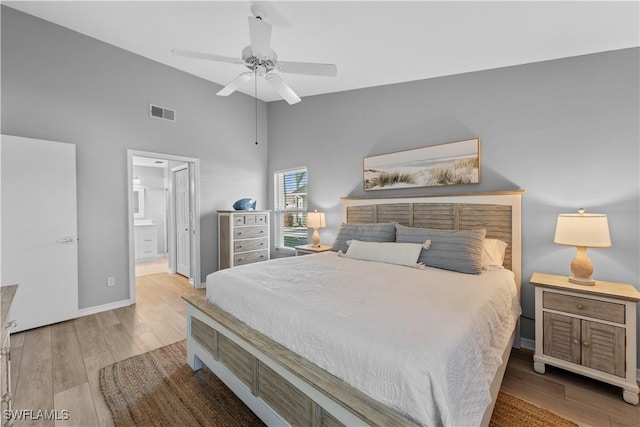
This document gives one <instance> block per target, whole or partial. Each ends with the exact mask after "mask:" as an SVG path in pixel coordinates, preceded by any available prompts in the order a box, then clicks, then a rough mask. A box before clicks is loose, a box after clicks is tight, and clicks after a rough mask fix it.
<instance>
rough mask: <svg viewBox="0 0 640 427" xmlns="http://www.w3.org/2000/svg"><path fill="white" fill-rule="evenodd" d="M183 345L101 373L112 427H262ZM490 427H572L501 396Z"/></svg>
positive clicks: (552, 415)
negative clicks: (192, 363) (196, 367)
mask: <svg viewBox="0 0 640 427" xmlns="http://www.w3.org/2000/svg"><path fill="white" fill-rule="evenodd" d="M185 360H186V341H180V342H177V343H175V344H171V345H168V346H166V347H161V348H159V349H156V350H152V351H150V352H148V353H145V354H141V355H138V356H133V357H130V358H129V359H126V360H123V361H121V362H117V363H114V364H113V365H110V366H107V367H104V368H102V369H101V370H100V389H101V390H102V394H103V395H104V398H105V400H106V402H107V405H108V406H109V409H110V410H111V414H112V415H113V421H114V424H115V425H116V427H129V426H220V427H223V426H238V427H240V426H242V427H245V426H261V425H264V424H263V423H262V422H261V421H260V419H259V418H258V417H256V416H255V415H254V414H253V413H252V412H251V410H250V409H249V408H248V407H247V406H246V405H245V404H244V403H243V402H242V401H241V400H240V399H238V398H237V397H236V396H235V395H234V394H233V392H232V391H231V390H229V389H228V388H227V386H225V385H224V383H223V382H222V381H220V380H219V379H218V378H217V377H216V376H215V375H214V374H213V373H212V372H211V371H210V370H209V369H207V368H204V369H201V370H200V371H198V372H193V371H192V370H191V368H190V367H189V365H187V363H186V362H185ZM490 426H491V427H510V426H514V427H515V426H527V427H565V426H566V427H575V426H576V424H574V423H572V422H569V421H567V420H565V419H563V418H561V417H559V416H557V415H555V414H553V413H551V412H549V411H547V410H545V409H542V408H538V407H537V406H534V405H532V404H530V403H527V402H525V401H523V400H521V399H518V398H517V397H514V396H511V395H509V394H506V393H503V392H500V393H499V394H498V400H497V402H496V406H495V409H494V411H493V416H492V418H491V424H490Z"/></svg>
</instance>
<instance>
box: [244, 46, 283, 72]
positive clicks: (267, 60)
mask: <svg viewBox="0 0 640 427" xmlns="http://www.w3.org/2000/svg"><path fill="white" fill-rule="evenodd" d="M269 50H270V51H271V53H270V55H269V56H261V55H254V54H253V49H251V46H247V47H245V48H244V49H242V61H244V65H245V66H246V67H247V68H248V69H250V70H251V71H253V70H255V68H256V67H264V68H266V69H267V71H271V70H273V69H274V68H275V67H276V63H277V61H278V55H276V53H275V52H274V51H273V50H271V49H269Z"/></svg>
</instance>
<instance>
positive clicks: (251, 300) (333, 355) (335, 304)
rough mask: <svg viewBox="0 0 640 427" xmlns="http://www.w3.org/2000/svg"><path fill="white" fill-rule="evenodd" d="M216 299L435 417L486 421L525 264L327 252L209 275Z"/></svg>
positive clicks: (411, 410) (427, 421) (378, 393)
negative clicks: (459, 268) (418, 262)
mask: <svg viewBox="0 0 640 427" xmlns="http://www.w3.org/2000/svg"><path fill="white" fill-rule="evenodd" d="M207 299H208V300H209V301H210V302H212V303H214V304H216V305H217V306H219V307H220V308H222V309H223V310H225V311H227V312H229V313H231V314H233V315H234V316H235V317H237V318H238V319H240V320H241V321H243V322H245V323H246V324H248V325H249V326H251V327H252V328H254V329H256V330H258V331H260V332H262V333H264V334H266V335H267V336H269V337H271V338H272V339H274V340H275V341H277V342H279V343H281V344H283V345H284V346H285V347H287V348H289V349H290V350H292V351H294V352H296V353H298V354H299V355H301V356H304V357H305V358H306V359H308V360H310V361H311V362H313V363H315V364H316V365H318V366H320V367H321V368H323V369H325V370H327V371H329V372H331V373H332V374H334V375H335V376H337V377H339V378H341V379H343V380H344V381H345V382H347V383H349V384H350V385H352V386H354V387H356V388H357V389H359V390H360V391H362V392H364V393H366V394H367V395H369V396H371V397H372V398H374V399H376V400H378V401H380V402H382V403H385V404H386V405H388V406H391V407H394V408H396V409H397V410H399V411H400V412H402V413H404V414H406V415H408V416H409V417H410V418H413V419H414V420H416V421H417V422H419V423H420V424H424V425H447V426H453V425H455V426H463V425H479V424H480V421H481V418H482V415H483V413H484V410H485V408H486V407H487V405H488V404H489V403H490V400H491V398H490V393H489V386H490V383H491V381H492V379H493V376H494V375H495V373H496V370H497V368H498V366H499V365H500V364H501V363H502V353H503V351H504V348H505V346H506V345H507V342H508V340H509V338H510V335H511V333H512V331H513V329H514V327H515V324H516V321H517V319H518V316H519V315H520V304H519V301H518V295H517V290H516V285H515V282H514V278H513V273H512V272H511V271H509V270H497V271H485V272H483V273H482V274H480V275H468V274H461V273H455V272H450V271H445V270H439V269H435V268H426V269H424V270H419V269H415V268H410V267H403V266H397V265H391V264H384V263H377V262H371V261H361V260H355V259H350V258H342V257H338V256H336V254H335V253H332V252H329V253H322V254H317V255H308V256H300V257H291V258H286V259H275V260H271V261H268V262H262V263H257V264H250V265H246V266H240V267H235V268H232V269H228V270H222V271H218V272H216V273H213V274H210V275H209V276H208V277H207Z"/></svg>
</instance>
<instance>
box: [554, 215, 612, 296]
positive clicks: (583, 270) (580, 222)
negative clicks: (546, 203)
mask: <svg viewBox="0 0 640 427" xmlns="http://www.w3.org/2000/svg"><path fill="white" fill-rule="evenodd" d="M553 242H554V243H556V244H558V245H565V246H575V247H576V250H577V253H576V257H575V258H574V259H573V261H571V273H572V274H573V276H571V277H569V281H570V282H571V283H576V284H579V285H591V286H592V285H594V284H595V281H594V280H593V279H592V278H591V275H592V274H593V264H592V262H591V258H589V255H587V248H609V247H611V237H610V236H609V223H608V222H607V216H606V215H603V214H587V213H585V212H584V209H583V208H580V209H579V210H578V213H577V214H560V215H558V222H557V223H556V234H555V237H554V239H553Z"/></svg>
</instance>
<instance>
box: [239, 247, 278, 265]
mask: <svg viewBox="0 0 640 427" xmlns="http://www.w3.org/2000/svg"><path fill="white" fill-rule="evenodd" d="M268 259H269V254H268V253H267V251H266V250H264V251H253V252H244V253H241V254H236V255H234V256H233V265H243V264H251V263H253V262H259V261H266V260H268Z"/></svg>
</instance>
